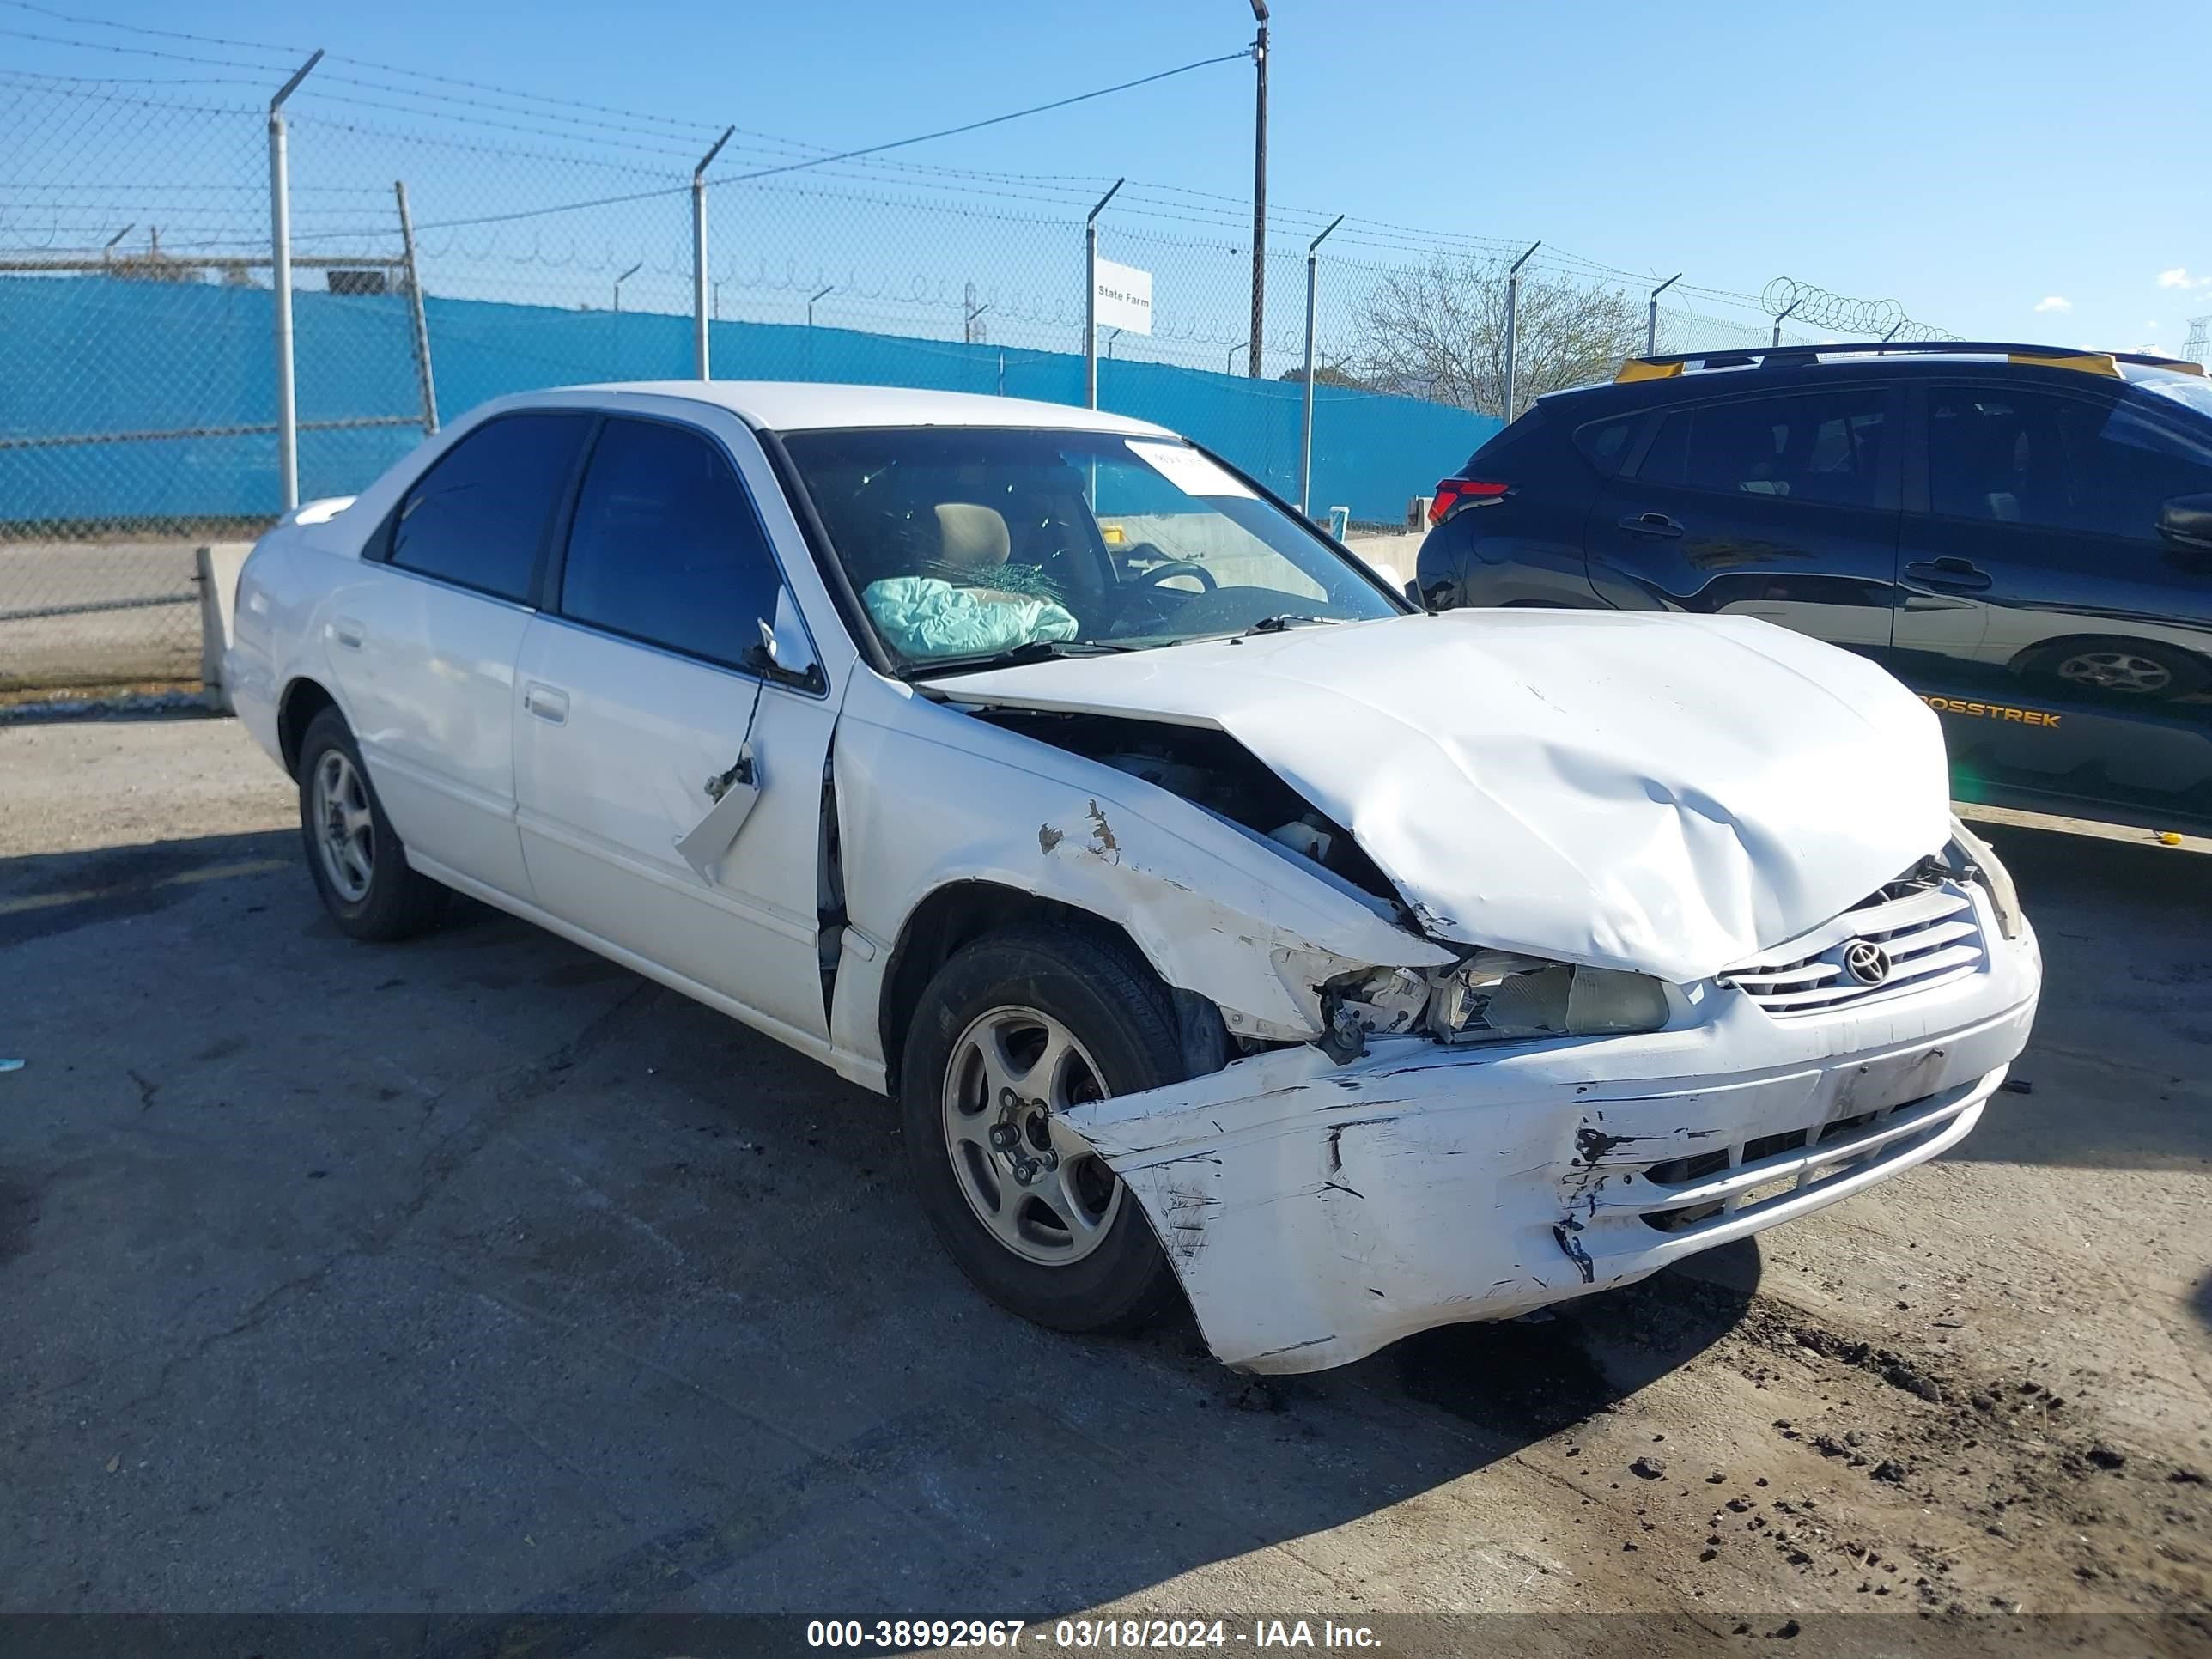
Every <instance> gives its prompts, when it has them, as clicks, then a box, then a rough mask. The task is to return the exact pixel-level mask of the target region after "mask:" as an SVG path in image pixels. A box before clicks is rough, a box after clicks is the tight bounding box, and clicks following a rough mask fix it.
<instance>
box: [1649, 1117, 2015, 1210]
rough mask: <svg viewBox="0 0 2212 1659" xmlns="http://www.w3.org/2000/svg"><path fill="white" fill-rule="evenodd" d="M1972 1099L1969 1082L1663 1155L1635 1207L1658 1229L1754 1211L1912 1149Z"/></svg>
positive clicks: (1652, 1167) (1892, 1159) (1891, 1160)
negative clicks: (1719, 1145) (1691, 1152)
mask: <svg viewBox="0 0 2212 1659" xmlns="http://www.w3.org/2000/svg"><path fill="white" fill-rule="evenodd" d="M1972 1098H1973V1085H1971V1084H1970V1085H1965V1086H1962V1087H1954V1088H1952V1089H1949V1090H1947V1091H1943V1092H1942V1093H1941V1094H1935V1095H1926V1096H1923V1097H1921V1098H1920V1099H1918V1100H1908V1101H1906V1102H1905V1103H1903V1104H1901V1105H1897V1106H1890V1107H1885V1108H1884V1109H1881V1110H1880V1111H1876V1112H1858V1113H1855V1114H1853V1115H1851V1116H1850V1117H1842V1118H1837V1119H1835V1120H1833V1121H1831V1122H1827V1123H1824V1124H1819V1125H1816V1126H1814V1127H1811V1128H1807V1129H1796V1130H1792V1131H1790V1133H1785V1134H1769V1135H1759V1136H1757V1137H1755V1138H1753V1139H1749V1140H1747V1141H1745V1142H1743V1143H1742V1145H1741V1146H1729V1147H1726V1148H1723V1149H1718V1150H1716V1151H1713V1152H1700V1153H1699V1154H1697V1155H1696V1156H1695V1157H1693V1158H1669V1159H1668V1160H1667V1161H1666V1162H1665V1163H1663V1164H1651V1165H1650V1166H1649V1167H1647V1168H1646V1169H1645V1170H1644V1173H1643V1180H1642V1181H1641V1182H1638V1183H1637V1187H1638V1188H1641V1192H1640V1194H1639V1195H1638V1197H1637V1198H1636V1199H1635V1200H1633V1206H1634V1207H1635V1208H1636V1210H1637V1211H1638V1212H1639V1213H1640V1214H1641V1215H1642V1217H1643V1218H1644V1225H1646V1226H1648V1227H1651V1228H1655V1229H1656V1230H1657V1231H1660V1232H1662V1233H1680V1232H1687V1231H1690V1230H1691V1229H1692V1228H1694V1227H1696V1226H1698V1225H1699V1224H1700V1223H1704V1222H1711V1221H1714V1220H1717V1219H1725V1218H1732V1217H1735V1216H1740V1215H1746V1214H1750V1213H1753V1212H1757V1211H1758V1210H1759V1209H1760V1208H1761V1207H1763V1206H1765V1205H1768V1204H1772V1203H1776V1202H1778V1201H1780V1200H1784V1199H1787V1198H1790V1197H1794V1196H1795V1195H1796V1194H1799V1193H1801V1192H1803V1191H1804V1190H1805V1189H1806V1188H1808V1187H1814V1186H1818V1185H1820V1183H1821V1182H1826V1181H1833V1180H1836V1179H1838V1177H1840V1176H1849V1175H1855V1174H1857V1173H1859V1172H1860V1171H1862V1170H1869V1169H1872V1168H1874V1167H1875V1165H1877V1164H1889V1163H1894V1162H1896V1161H1898V1160H1899V1159H1900V1158H1904V1157H1905V1156H1906V1155H1907V1154H1908V1153H1911V1152H1916V1151H1917V1150H1918V1149H1919V1148H1920V1147H1922V1146H1925V1145H1926V1144H1927V1143H1928V1142H1929V1141H1930V1140H1932V1139H1935V1138H1936V1136H1937V1135H1939V1134H1941V1133H1943V1131H1944V1129H1945V1128H1947V1127H1948V1126H1949V1125H1950V1123H1951V1122H1952V1121H1953V1120H1954V1118H1956V1117H1957V1116H1958V1115H1959V1114H1960V1112H1961V1111H1963V1110H1964V1109H1966V1105H1967V1103H1968V1102H1969V1101H1970V1100H1971V1099H1972ZM1631 1190H1634V1189H1633V1188H1632V1189H1631ZM1623 1196H1624V1199H1625V1198H1626V1194H1624V1195H1623Z"/></svg>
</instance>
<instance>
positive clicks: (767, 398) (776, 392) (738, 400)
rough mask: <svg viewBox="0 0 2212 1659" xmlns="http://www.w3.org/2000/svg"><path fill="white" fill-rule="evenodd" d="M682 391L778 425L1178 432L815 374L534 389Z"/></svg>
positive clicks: (1100, 413) (1060, 408)
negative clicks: (803, 377)
mask: <svg viewBox="0 0 2212 1659" xmlns="http://www.w3.org/2000/svg"><path fill="white" fill-rule="evenodd" d="M580 392H588V393H591V394H592V395H594V396H602V395H614V396H624V395H635V396H640V397H653V398H684V399H686V400H687V401H689V402H691V403H696V404H713V405H714V406H716V407H719V408H722V409H726V410H732V412H734V413H735V414H736V415H737V416H738V417H739V418H740V419H742V420H744V421H745V422H747V423H748V424H750V425H752V426H756V427H765V428H768V429H769V430H771V431H775V432H807V431H817V430H820V429H823V428H833V427H878V426H955V427H1046V428H1053V429H1054V430H1058V431H1062V432H1068V431H1073V432H1116V433H1124V434H1128V435H1141V436H1145V437H1173V436H1175V434H1173V433H1171V432H1170V431H1169V430H1168V428H1165V427H1162V426H1155V425H1153V424H1152V422H1150V421H1139V420H1133V419H1131V418H1130V417H1129V416H1126V415H1109V414H1108V413H1106V412H1105V411H1104V410H1097V409H1080V408H1078V407H1076V406H1074V405H1073V404H1048V403H1041V402H1037V401H1035V400H1033V399H1030V398H992V397H984V396H981V395H978V394H977V393H975V392H925V391H917V390H916V389H915V388H914V387H912V386H844V385H840V384H836V383H834V382H829V381H815V380H624V381H616V382H611V383H608V384H605V385H597V386H562V387H558V388H555V389H552V390H550V391H547V392H540V393H537V394H534V395H533V396H532V399H531V401H532V402H538V401H543V402H548V403H557V402H558V401H560V399H561V398H562V396H563V395H566V396H568V397H572V398H573V397H574V396H575V395H576V394H578V393H580Z"/></svg>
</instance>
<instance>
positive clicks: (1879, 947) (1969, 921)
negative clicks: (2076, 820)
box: [1719, 877, 1983, 1017]
mask: <svg viewBox="0 0 2212 1659" xmlns="http://www.w3.org/2000/svg"><path fill="white" fill-rule="evenodd" d="M1865 945H1871V946H1873V947H1874V948H1875V950H1876V951H1879V952H1880V956H1881V963H1882V965H1883V972H1882V974H1881V978H1880V979H1879V980H1878V981H1875V982H1873V983H1869V982H1867V981H1866V980H1865V979H1863V977H1860V976H1859V975H1855V974H1854V973H1853V972H1852V968H1851V962H1852V957H1853V954H1854V952H1855V951H1857V948H1858V947H1860V946H1865ZM1982 957H1983V951H1982V934H1981V928H1980V927H1979V925H1978V922H1977V921H1976V919H1975V913H1974V902H1973V899H1972V896H1970V895H1969V894H1968V892H1967V890H1966V889H1965V888H1964V887H1962V886H1960V884H1958V883H1956V882H1954V881H1949V880H1945V879H1942V878H1934V877H1911V878H1906V879H1905V880H1902V881H1893V882H1892V883H1891V884H1889V885H1888V886H1887V887H1885V888H1883V889H1882V890H1881V891H1880V892H1879V893H1876V894H1875V895H1874V896H1872V897H1870V898H1869V899H1868V900H1866V901H1865V902H1863V903H1862V904H1859V905H1857V906H1856V907H1855V908H1851V909H1849V910H1846V911H1844V913H1843V915H1839V916H1838V917H1836V918H1834V919H1833V920H1832V921H1825V922H1823V923H1821V924H1820V926H1819V927H1815V928H1814V929H1813V931H1812V932H1810V933H1801V934H1800V935H1798V937H1797V938H1796V939H1791V940H1790V941H1788V942H1787V943H1786V944H1782V945H1775V946H1774V947H1773V948H1772V949H1771V950H1769V951H1764V952H1762V953H1761V954H1760V956H1759V960H1757V961H1756V962H1751V963H1742V964H1741V965H1739V966H1736V967H1734V968H1730V969H1726V970H1725V971H1724V972H1723V973H1722V974H1721V975H1719V980H1720V982H1721V983H1722V984H1723V985H1726V986H1732V987H1735V989H1737V990H1739V991H1741V992H1742V993H1744V994H1745V995H1747V996H1748V997H1749V998H1751V1000H1753V1001H1754V1002H1756V1003H1757V1004H1758V1005H1759V1006H1760V1007H1762V1008H1764V1009H1765V1010H1766V1012H1768V1013H1770V1014H1775V1015H1778V1016H1784V1017H1786V1016H1791V1015H1799V1014H1824V1013H1826V1012H1829V1011H1830V1010H1831V1009H1835V1008H1848V1007H1850V1006H1851V1005H1853V1004H1854V1003H1859V1002H1865V1001H1867V1000H1870V999H1872V998H1875V997H1883V996H1892V995H1895V994H1899V993H1900V992H1904V991H1920V990H1925V989H1927V988H1928V987H1930V986H1934V985H1941V984H1942V983H1944V982H1945V981H1948V980H1954V979H1959V978H1961V977H1963V976H1964V975H1967V974H1971V973H1972V972H1974V971H1975V970H1976V969H1979V968H1980V967H1981V965H1982ZM1858 959H1859V961H1860V963H1861V964H1862V965H1864V963H1865V962H1866V957H1865V953H1864V952H1863V951H1858Z"/></svg>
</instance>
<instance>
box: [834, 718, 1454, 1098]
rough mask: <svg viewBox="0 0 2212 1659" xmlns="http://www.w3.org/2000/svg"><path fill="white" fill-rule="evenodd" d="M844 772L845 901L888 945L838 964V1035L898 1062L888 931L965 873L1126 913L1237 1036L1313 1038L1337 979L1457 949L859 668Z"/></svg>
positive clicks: (1179, 979)
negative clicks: (884, 1016)
mask: <svg viewBox="0 0 2212 1659" xmlns="http://www.w3.org/2000/svg"><path fill="white" fill-rule="evenodd" d="M834 769H835V782H836V792H837V813H838V823H839V833H840V836H841V838H842V856H843V864H844V868H845V872H846V913H847V915H848V917H849V919H850V921H851V924H852V926H853V927H855V928H857V929H859V930H860V933H861V934H862V935H864V936H865V937H866V939H867V940H869V941H870V942H871V944H870V948H871V949H872V951H873V954H872V957H871V958H870V960H869V961H868V962H867V963H865V964H859V963H854V958H853V954H852V952H851V951H849V950H848V953H847V957H846V963H847V964H848V966H856V967H860V968H861V969H863V971H858V972H851V973H848V971H847V967H845V966H841V968H840V970H839V973H838V976H837V982H836V993H835V996H836V1006H835V1007H834V1008H833V1011H832V1018H831V1026H832V1042H833V1044H834V1045H835V1046H836V1048H838V1049H839V1050H841V1051H842V1053H844V1054H847V1055H848V1056H853V1057H856V1058H859V1059H860V1060H863V1061H864V1062H865V1060H870V1059H872V1060H875V1061H876V1062H877V1063H878V1064H880V1062H881V1060H882V1059H883V1058H884V1057H883V1056H882V1055H881V1054H880V1047H881V1044H880V1041H879V1039H878V1036H876V1034H875V1033H876V1022H877V1012H878V1001H879V998H880V995H881V986H882V979H883V974H884V970H885V968H886V965H887V964H886V958H887V957H888V954H889V951H890V946H892V945H894V944H895V943H896V940H897V939H898V938H899V936H900V933H901V932H902V929H903V927H904V926H905V923H906V921H907V919H908V917H910V916H911V915H913V914H914V913H915V908H917V907H918V906H919V905H921V902H923V901H924V900H925V899H927V897H928V896H930V894H932V893H933V892H934V891H936V890H939V889H940V888H942V887H945V886H947V885H949V884H953V883H957V882H968V881H979V882H989V883H993V884H998V885H1000V886H1003V887H1007V888H1011V889H1013V890H1016V891H1019V892H1024V893H1029V894H1034V895H1036V896H1039V897H1042V898H1047V899H1051V900H1054V901H1057V902H1060V903H1063V904H1067V905H1070V906H1073V908H1077V909H1079V910H1083V911H1086V912H1088V913H1090V914H1091V915H1096V916H1098V917H1100V918H1102V919H1103V920H1104V921H1109V922H1112V923H1114V924H1115V925H1117V926H1119V927H1121V928H1123V929H1124V930H1125V931H1126V932H1127V933H1128V935H1129V937H1130V938H1131V939H1133V940H1134V941H1135V943H1136V945H1137V947H1138V949H1139V950H1140V951H1143V953H1144V955H1145V957H1146V960H1147V961H1148V962H1149V963H1151V964H1152V968H1153V969H1154V970H1155V971H1156V972H1158V974H1159V975H1160V976H1161V978H1162V979H1164V981H1167V983H1169V984H1170V985H1172V986H1176V987H1180V988H1182V989H1184V990H1188V991H1193V992H1195V993H1196V994H1199V995H1200V996H1202V997H1205V998H1206V999H1207V1000H1209V1001H1211V1002H1212V1003H1214V1004H1216V1005H1217V1006H1218V1007H1219V1008H1220V1009H1221V1012H1222V1018H1223V1019H1224V1021H1225V1023H1226V1024H1227V1025H1228V1027H1229V1029H1230V1030H1231V1032H1232V1033H1234V1034H1237V1035H1241V1036H1257V1037H1265V1038H1273V1039H1277V1040H1292V1041H1303V1040H1304V1039H1307V1038H1310V1037H1315V1036H1319V1035H1320V1034H1321V1030H1322V1018H1321V1013H1320V1007H1319V996H1318V993H1317V991H1316V987H1317V986H1319V985H1320V984H1321V983H1322V981H1326V980H1328V979H1331V978H1334V977H1335V976H1337V975H1340V974H1344V973H1346V972H1351V971H1355V970H1358V969H1364V968H1370V967H1377V966H1390V967H1399V966H1404V967H1413V968H1422V967H1434V966H1441V965H1443V963H1448V962H1449V961H1451V960H1452V959H1453V957H1452V953H1451V952H1450V951H1447V950H1445V949H1444V948H1443V947H1442V946H1440V945H1437V944H1435V943H1433V942H1432V941H1431V940H1428V939H1423V938H1421V937H1419V935H1417V934H1415V933H1412V932H1411V931H1409V930H1408V929H1407V928H1405V927H1400V926H1398V925H1397V924H1396V923H1395V922H1394V921H1391V920H1390V919H1389V916H1388V915H1386V914H1385V913H1384V907H1383V905H1382V904H1381V903H1380V902H1378V901H1375V900H1372V899H1369V898H1366V897H1364V896H1354V895H1353V894H1352V893H1351V892H1349V891H1346V890H1342V889H1340V887H1338V886H1337V885H1335V884H1333V883H1331V882H1330V881H1328V880H1327V879H1324V878H1322V876H1321V875H1319V874H1317V873H1316V872H1312V871H1310V870H1308V869H1306V868H1303V867H1301V866H1299V865H1298V864H1297V862H1296V861H1295V860H1294V859H1293V858H1292V857H1291V855H1289V854H1286V853H1285V852H1284V851H1283V849H1280V848H1270V847H1267V846H1266V845H1265V844H1263V843H1261V842H1258V841H1257V840H1256V839H1255V837H1253V836H1249V835H1248V834H1247V833H1245V832H1244V831H1243V830H1241V829H1237V827H1236V826H1235V825H1232V824H1231V823H1227V822H1225V821H1224V820H1222V819H1219V818H1217V817H1214V816H1213V815H1212V814H1211V813H1208V812H1206V811H1203V810H1201V809H1200V808H1199V807H1196V806H1194V805H1191V804H1190V803H1189V802H1188V801H1186V800H1183V799H1181V798H1180V797H1178V796H1176V795H1174V794H1172V793H1169V792H1168V791H1166V790H1164V789H1161V788H1158V787H1156V786H1154V785H1152V784H1150V783H1147V782H1146V781H1144V780H1142V779H1140V778H1136V777H1132V776H1130V775H1127V774H1126V773H1122V772H1119V771H1116V770H1115V769H1113V768H1111V767H1109V766H1106V765H1104V764H1103V763H1099V762H1097V761H1093V760H1089V759H1086V758H1085V757H1082V756H1079V755H1074V754H1070V753H1067V752H1065V751H1063V750H1057V749H1054V748H1051V747H1050V746H1048V745H1047V744H1042V743H1039V742H1036V741H1035V740H1034V739H1031V738H1027V737H1024V736H1022V735H1020V734H1018V733H1017V732H1009V731H1006V730H1004V729H1002V728H1000V727H999V726H994V725H992V724H991V723H990V722H989V721H987V720H980V719H977V718H975V716H973V715H971V714H963V713H962V712H961V711H960V710H959V709H957V708H951V707H947V706H946V705H945V704H943V703H940V702H934V701H933V700H931V699H930V698H927V697H924V696H917V695H915V692H914V691H913V690H911V689H910V688H908V687H907V686H905V685H902V684H897V683H896V682H892V681H889V680H885V679H883V678H879V677H877V676H874V675H867V674H860V675H855V676H854V679H853V684H852V689H851V690H850V692H849V693H848V696H847V699H846V702H845V707H844V709H843V712H842V716H841V719H840V722H839V725H838V730H837V742H836V754H835V757H834ZM922 801H926V802H927V803H928V806H927V809H926V811H917V809H916V805H915V803H917V802H922ZM878 947H879V948H878ZM849 1069H853V1070H854V1071H855V1072H856V1073H857V1072H858V1071H859V1070H860V1067H858V1066H854V1067H850V1068H849Z"/></svg>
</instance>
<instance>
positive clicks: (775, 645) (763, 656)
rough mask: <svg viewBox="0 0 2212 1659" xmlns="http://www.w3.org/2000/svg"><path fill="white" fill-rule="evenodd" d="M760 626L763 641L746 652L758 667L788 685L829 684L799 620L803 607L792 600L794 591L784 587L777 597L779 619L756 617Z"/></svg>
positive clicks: (818, 686) (816, 686) (819, 686)
mask: <svg viewBox="0 0 2212 1659" xmlns="http://www.w3.org/2000/svg"><path fill="white" fill-rule="evenodd" d="M755 621H756V624H757V626H758V628H759V629H760V643H759V644H758V645H756V646H755V647H753V648H752V649H751V650H750V652H748V653H746V654H747V655H748V656H749V657H750V659H752V662H753V664H754V665H755V666H756V667H757V668H758V669H759V670H760V671H762V672H763V673H764V674H765V675H766V676H767V677H768V678H770V679H772V680H778V681H781V683H782V684H786V685H796V686H799V687H800V688H801V689H803V690H808V691H819V690H823V687H824V686H825V685H826V684H827V681H826V680H825V679H824V678H823V673H822V667H821V665H820V664H818V663H817V662H816V661H815V660H814V652H813V649H812V647H810V646H809V645H808V644H807V642H806V629H805V626H804V625H803V624H802V623H800V622H799V607H798V606H797V605H794V604H793V602H792V598H791V590H790V589H789V588H780V589H778V590H777V592H776V596H775V621H774V622H770V621H769V619H768V618H767V617H757V618H756V619H755Z"/></svg>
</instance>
